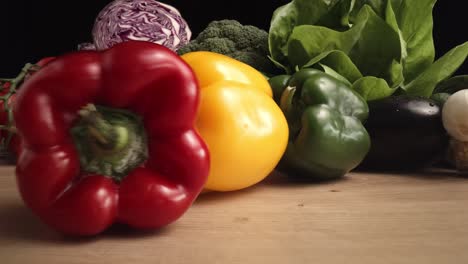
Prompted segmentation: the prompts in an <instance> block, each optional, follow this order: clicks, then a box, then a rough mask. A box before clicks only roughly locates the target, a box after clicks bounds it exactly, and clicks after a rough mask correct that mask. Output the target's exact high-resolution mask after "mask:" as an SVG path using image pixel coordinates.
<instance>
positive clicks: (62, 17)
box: [0, 0, 468, 77]
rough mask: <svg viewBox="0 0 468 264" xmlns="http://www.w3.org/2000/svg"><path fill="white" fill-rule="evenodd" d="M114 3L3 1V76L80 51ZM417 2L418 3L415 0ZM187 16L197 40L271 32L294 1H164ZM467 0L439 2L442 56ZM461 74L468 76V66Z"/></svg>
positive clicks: (460, 31) (458, 37) (464, 33)
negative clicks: (206, 33)
mask: <svg viewBox="0 0 468 264" xmlns="http://www.w3.org/2000/svg"><path fill="white" fill-rule="evenodd" d="M110 1H111V0H81V1H79V0H77V1H72V0H61V1H56V0H42V1H40V0H1V3H0V11H1V15H0V32H1V35H0V76H1V77H13V75H16V73H17V72H18V71H19V70H20V69H21V67H22V66H23V65H24V64H25V63H26V62H35V61H37V60H39V59H40V58H42V57H46V56H56V55H59V54H62V53H65V52H67V51H71V50H75V49H76V47H77V45H78V44H79V43H81V42H86V41H90V40H91V29H92V26H93V23H94V18H95V17H96V15H97V14H98V12H99V11H100V10H101V9H102V8H103V7H104V6H105V5H106V4H108V3H109V2H110ZM414 1H415V2H417V1H418V0H414ZM162 2H164V3H167V4H170V5H172V6H174V7H176V8H177V9H179V11H180V12H181V13H182V16H183V17H184V18H185V20H187V22H188V23H189V26H190V28H191V29H192V31H193V33H194V36H196V34H197V33H198V32H199V31H201V30H202V29H203V28H204V27H205V26H206V25H207V23H208V22H210V21H212V20H217V19H223V18H233V19H237V20H239V21H240V22H241V23H243V24H251V25H256V26H258V27H260V28H264V29H268V27H269V22H270V19H271V14H272V12H273V11H274V10H275V9H276V8H277V7H278V6H280V5H283V4H285V3H288V2H289V0H236V1H221V0H219V1H203V0H199V1H195V0H178V1H177V0H164V1H162ZM463 3H464V1H450V0H439V1H438V2H437V3H436V6H435V8H434V12H433V15H434V31H433V32H434V42H435V46H436V58H438V57H440V56H441V55H443V54H444V53H445V52H447V51H448V50H449V49H451V48H453V47H455V46H456V45H459V44H461V43H463V42H464V41H467V40H468V28H467V27H466V25H467V23H466V19H467V14H468V13H467V11H466V9H464V8H463V7H462V4H463ZM457 74H468V63H467V62H465V63H464V64H463V65H462V67H461V68H459V70H458V71H457Z"/></svg>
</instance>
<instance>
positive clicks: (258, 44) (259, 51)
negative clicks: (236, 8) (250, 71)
mask: <svg viewBox="0 0 468 264" xmlns="http://www.w3.org/2000/svg"><path fill="white" fill-rule="evenodd" d="M192 51H211V52H216V53H221V54H224V55H226V56H229V57H231V58H234V59H236V60H239V61H242V62H244V63H246V64H248V65H250V66H252V67H253V68H255V69H257V70H258V71H260V72H263V73H274V72H277V71H278V70H279V69H278V68H277V67H276V66H275V65H274V64H273V62H271V61H270V59H269V58H268V55H269V50H268V33H267V32H266V31H265V30H262V29H260V28H258V27H255V26H252V25H242V24H241V23H239V22H238V21H237V20H232V19H223V20H215V21H212V22H210V23H209V24H208V26H207V27H206V28H205V29H204V30H203V31H202V32H200V34H198V36H197V37H196V38H195V39H192V40H191V41H190V42H189V43H188V44H187V45H185V46H183V47H181V48H179V49H178V50H177V53H178V54H179V55H183V54H185V53H188V52H192Z"/></svg>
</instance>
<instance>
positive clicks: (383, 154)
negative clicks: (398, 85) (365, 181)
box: [358, 95, 449, 170]
mask: <svg viewBox="0 0 468 264" xmlns="http://www.w3.org/2000/svg"><path fill="white" fill-rule="evenodd" d="M368 105H369V118H368V119H367V121H366V122H365V124H364V125H365V127H366V129H367V131H368V133H369V135H370V137H371V148H370V151H369V152H368V154H367V156H366V158H365V159H364V160H363V162H362V163H361V164H360V166H359V167H358V169H359V168H361V169H372V170H413V169H420V168H425V167H429V166H431V165H433V164H434V163H436V162H438V161H440V160H441V159H442V158H443V157H444V154H445V151H446V149H447V147H448V142H449V137H448V134H447V133H446V131H445V129H444V126H443V123H442V106H441V105H440V104H438V102H437V101H435V100H432V99H429V98H423V97H415V96H408V95H398V96H390V97H387V98H384V99H380V100H375V101H370V102H368Z"/></svg>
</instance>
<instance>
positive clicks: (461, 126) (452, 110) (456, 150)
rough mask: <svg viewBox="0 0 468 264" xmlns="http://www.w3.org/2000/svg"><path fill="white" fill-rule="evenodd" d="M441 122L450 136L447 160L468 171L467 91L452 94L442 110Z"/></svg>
mask: <svg viewBox="0 0 468 264" xmlns="http://www.w3.org/2000/svg"><path fill="white" fill-rule="evenodd" d="M442 122H443V124H444V128H445V130H446V131H447V133H448V134H449V135H450V137H451V139H450V148H449V160H450V161H451V162H453V163H454V165H455V167H456V168H457V169H458V170H460V171H468V89H464V90H460V91H458V92H456V93H454V94H452V95H451V96H450V97H449V98H448V99H447V101H446V102H445V104H444V106H443V108H442Z"/></svg>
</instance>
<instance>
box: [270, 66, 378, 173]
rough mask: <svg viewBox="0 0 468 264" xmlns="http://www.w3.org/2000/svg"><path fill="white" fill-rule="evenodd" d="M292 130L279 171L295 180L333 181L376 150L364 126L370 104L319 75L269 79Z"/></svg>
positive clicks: (316, 72)
mask: <svg viewBox="0 0 468 264" xmlns="http://www.w3.org/2000/svg"><path fill="white" fill-rule="evenodd" d="M269 83H270V85H271V87H272V89H273V91H274V99H275V101H276V102H277V103H278V105H279V106H280V108H281V110H282V111H283V113H284V115H285V116H286V119H287V120H288V125H289V131H290V133H289V135H290V136H289V143H288V147H287V149H286V151H285V153H284V155H283V157H282V158H281V161H280V162H279V164H278V167H277V169H278V170H279V171H281V172H285V173H287V174H289V175H291V176H293V175H295V176H305V177H307V178H311V179H314V180H330V179H336V178H340V177H342V176H344V175H345V174H346V173H348V172H349V171H351V170H352V169H354V168H355V167H357V166H358V165H359V164H360V163H361V162H362V160H363V159H364V157H365V156H366V155H367V153H368V152H369V149H370V137H369V134H368V133H367V131H366V129H365V128H364V126H363V122H365V120H366V119H367V117H368V114H369V108H368V106H367V102H366V101H365V99H363V98H362V97H361V96H360V95H359V94H358V93H357V92H355V91H354V90H352V89H351V88H350V87H349V86H348V85H347V84H346V83H344V82H342V81H340V80H338V79H336V78H334V77H333V76H331V75H329V74H327V73H325V72H322V71H319V70H316V69H311V68H307V69H302V70H300V71H298V72H296V73H295V74H293V75H292V76H285V75H279V76H275V77H272V78H270V79H269Z"/></svg>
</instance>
